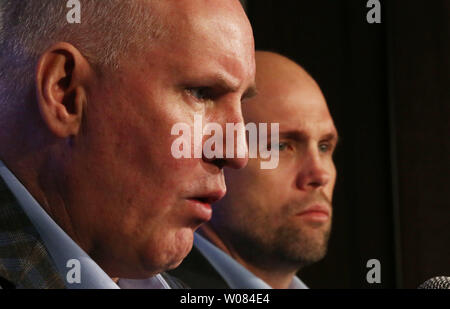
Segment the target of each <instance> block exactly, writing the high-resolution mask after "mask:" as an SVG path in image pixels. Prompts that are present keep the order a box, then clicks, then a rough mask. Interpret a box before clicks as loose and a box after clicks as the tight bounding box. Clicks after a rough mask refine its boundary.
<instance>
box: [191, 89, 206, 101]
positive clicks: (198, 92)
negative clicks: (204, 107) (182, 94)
mask: <svg viewBox="0 0 450 309" xmlns="http://www.w3.org/2000/svg"><path fill="white" fill-rule="evenodd" d="M187 91H188V92H189V94H190V95H191V96H193V97H194V98H195V99H197V100H199V101H205V100H209V99H211V97H212V96H211V92H210V90H209V89H208V88H207V87H196V88H188V89H187Z"/></svg>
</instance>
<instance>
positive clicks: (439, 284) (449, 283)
mask: <svg viewBox="0 0 450 309" xmlns="http://www.w3.org/2000/svg"><path fill="white" fill-rule="evenodd" d="M418 289H444V290H446V289H450V277H444V276H441V277H434V278H431V279H429V280H427V281H425V282H424V283H422V284H421V285H419V287H418Z"/></svg>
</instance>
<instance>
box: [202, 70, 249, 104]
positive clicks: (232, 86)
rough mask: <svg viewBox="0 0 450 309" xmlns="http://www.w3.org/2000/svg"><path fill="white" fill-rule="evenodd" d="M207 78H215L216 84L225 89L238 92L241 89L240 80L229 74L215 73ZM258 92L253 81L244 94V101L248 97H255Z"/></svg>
mask: <svg viewBox="0 0 450 309" xmlns="http://www.w3.org/2000/svg"><path fill="white" fill-rule="evenodd" d="M206 80H213V81H214V83H213V84H214V85H216V86H218V87H220V88H222V89H223V90H224V91H229V92H236V91H238V89H239V81H238V80H237V79H234V78H232V77H231V76H230V75H228V74H222V73H218V74H213V75H212V76H210V77H209V78H206ZM257 94H258V90H257V89H256V84H255V82H253V83H252V84H251V85H250V86H249V87H248V88H247V89H246V90H245V92H244V94H243V95H242V101H243V100H246V99H250V98H253V97H254V96H256V95H257Z"/></svg>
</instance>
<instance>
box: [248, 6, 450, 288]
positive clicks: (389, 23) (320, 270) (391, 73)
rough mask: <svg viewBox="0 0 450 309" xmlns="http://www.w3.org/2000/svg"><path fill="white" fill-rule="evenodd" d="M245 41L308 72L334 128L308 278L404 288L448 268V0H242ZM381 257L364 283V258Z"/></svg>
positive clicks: (327, 284) (330, 284) (313, 282)
mask: <svg viewBox="0 0 450 309" xmlns="http://www.w3.org/2000/svg"><path fill="white" fill-rule="evenodd" d="M242 2H243V4H244V6H245V8H246V10H247V13H248V16H249V19H250V21H251V23H252V25H253V29H254V35H255V41H256V48H257V49H262V50H271V51H276V52H280V53H282V54H284V55H286V56H288V57H289V58H291V59H293V60H295V61H296V62H298V63H299V64H301V65H302V66H303V67H305V68H306V70H307V71H309V72H310V73H311V75H312V76H313V77H314V78H315V79H316V80H317V82H318V83H319V85H320V86H321V88H322V90H323V92H324V94H325V97H326V98H327V101H328V105H329V107H330V110H331V113H332V115H333V118H334V120H335V123H336V126H337V128H338V130H339V133H340V135H341V137H342V140H341V142H342V143H341V144H340V146H339V148H338V150H337V153H336V157H335V162H336V166H337V169H338V181H337V184H336V188H335V197H334V203H333V206H334V222H333V223H334V225H333V232H332V236H331V239H330V246H329V252H328V254H327V256H326V258H325V259H324V260H323V261H321V262H319V263H317V264H315V265H313V266H310V267H309V268H306V269H304V270H302V271H301V272H300V274H299V275H300V277H301V278H302V280H303V281H304V282H305V283H306V284H308V285H309V286H310V287H311V288H416V287H417V286H418V285H419V284H421V283H422V282H424V281H426V280H427V279H429V278H431V277H434V276H438V275H446V276H450V188H449V185H450V75H449V72H450V0H433V1H399V0H395V1H389V2H388V1H380V3H381V24H369V23H368V22H367V19H366V16H367V13H368V12H369V11H370V8H367V6H366V5H367V2H368V1H367V0H339V1H336V0H314V1H306V0H300V1H293V0H285V1H274V0H257V1H256V0H247V1H242ZM370 259H378V260H379V261H380V262H381V283H380V284H369V283H368V282H367V281H366V274H367V272H368V271H369V270H370V269H369V268H367V267H366V263H367V261H368V260H370Z"/></svg>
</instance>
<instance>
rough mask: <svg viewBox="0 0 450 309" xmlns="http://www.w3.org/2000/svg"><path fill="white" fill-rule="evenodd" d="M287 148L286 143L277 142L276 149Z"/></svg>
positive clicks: (282, 149)
mask: <svg viewBox="0 0 450 309" xmlns="http://www.w3.org/2000/svg"><path fill="white" fill-rule="evenodd" d="M287 148H288V143H283V142H281V143H279V144H278V149H279V150H280V151H284V150H286V149H287Z"/></svg>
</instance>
